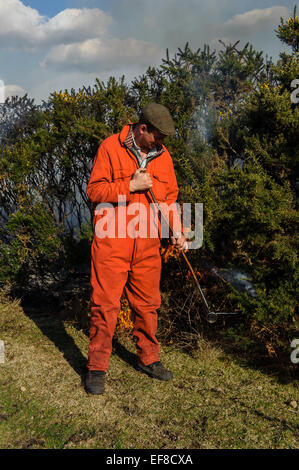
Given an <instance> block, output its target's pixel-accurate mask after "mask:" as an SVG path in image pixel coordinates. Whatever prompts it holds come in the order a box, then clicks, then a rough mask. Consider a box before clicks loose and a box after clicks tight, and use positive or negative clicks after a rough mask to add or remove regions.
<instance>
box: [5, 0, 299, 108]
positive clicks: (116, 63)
mask: <svg viewBox="0 0 299 470" xmlns="http://www.w3.org/2000/svg"><path fill="white" fill-rule="evenodd" d="M295 4H296V0H278V1H275V0H242V1H240V0H184V1H182V0H0V24H1V28H0V61H1V62H0V63H1V67H0V85H1V80H2V83H4V90H5V93H4V96H5V97H7V96H11V95H19V96H23V95H24V94H25V93H28V96H29V97H31V98H34V99H35V101H36V102H37V103H39V102H41V100H47V98H48V96H49V95H50V93H52V92H54V91H60V90H63V91H64V90H65V89H68V90H70V89H71V88H75V89H76V90H78V89H79V88H80V87H82V86H83V85H85V86H89V85H91V86H92V85H93V84H94V83H95V79H96V78H98V79H99V80H101V81H104V82H106V81H107V80H108V78H109V77H110V76H114V77H116V78H119V77H121V76H122V75H125V78H126V81H127V82H128V83H130V82H131V81H132V80H133V79H134V78H135V77H138V76H140V75H142V74H143V73H145V72H146V70H147V68H148V67H149V66H159V65H160V64H161V63H162V58H165V51H166V49H167V48H168V49H169V52H170V55H172V56H173V55H174V54H175V53H176V52H177V51H178V48H179V47H180V48H184V46H185V44H186V42H189V45H190V47H191V48H192V49H194V50H197V49H198V48H203V46H204V44H209V45H210V47H211V48H212V49H216V50H218V49H219V47H221V46H220V43H219V39H222V40H224V42H226V43H233V42H236V41H237V40H240V45H245V44H246V43H247V42H250V43H251V44H252V45H253V46H254V47H255V49H257V50H259V51H261V50H262V51H264V53H265V55H266V54H267V55H268V56H269V57H272V58H273V60H277V59H278V58H279V53H280V52H281V51H282V50H285V48H284V46H283V45H282V43H281V42H280V41H279V39H278V38H277V37H276V35H275V32H274V29H276V28H277V26H278V24H279V23H280V18H281V16H282V17H284V18H288V17H289V16H290V15H291V14H292V12H293V9H294V6H295ZM0 96H1V94H0Z"/></svg>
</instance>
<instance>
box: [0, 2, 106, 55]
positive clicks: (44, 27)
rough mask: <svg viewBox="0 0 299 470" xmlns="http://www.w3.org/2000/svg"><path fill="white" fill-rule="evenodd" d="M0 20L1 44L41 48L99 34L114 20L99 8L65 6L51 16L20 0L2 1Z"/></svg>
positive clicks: (102, 33) (104, 31)
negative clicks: (42, 13) (70, 7)
mask: <svg viewBox="0 0 299 470" xmlns="http://www.w3.org/2000/svg"><path fill="white" fill-rule="evenodd" d="M0 23H1V29H0V39H1V42H2V44H4V43H6V44H10V45H17V46H18V47H23V48H28V47H31V48H38V47H39V46H45V45H50V46H53V45H54V44H61V43H67V44H68V43H72V42H78V41H83V40H85V39H90V38H94V37H100V36H102V35H105V34H106V33H107V31H108V29H109V27H111V25H112V24H113V19H112V18H111V16H109V15H108V14H107V13H105V12H103V11H102V10H100V9H98V8H93V9H87V8H82V9H66V10H63V11H61V12H60V13H58V14H57V15H56V16H54V17H53V18H50V19H49V18H47V17H45V16H42V15H40V14H39V12H38V11H37V10H35V9H33V8H31V7H29V6H25V5H24V4H23V3H22V2H21V0H0Z"/></svg>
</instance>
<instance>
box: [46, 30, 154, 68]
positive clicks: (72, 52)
mask: <svg viewBox="0 0 299 470" xmlns="http://www.w3.org/2000/svg"><path fill="white" fill-rule="evenodd" d="M161 55H162V51H161V50H160V49H159V48H158V47H157V46H155V45H153V44H151V43H148V42H145V41H137V40H136V39H133V38H128V39H123V40H121V39H117V38H103V39H99V38H95V39H89V40H87V41H84V42H81V43H77V44H68V45H64V44H63V45H59V46H57V47H54V48H52V49H51V50H50V51H49V53H48V54H47V56H46V58H45V59H44V60H43V61H42V62H41V65H42V66H43V67H46V66H50V65H55V66H56V67H58V68H63V69H66V68H75V69H77V70H79V69H81V70H84V71H86V72H91V71H98V70H99V69H102V70H105V71H109V70H112V69H113V70H118V69H120V68H122V67H124V66H128V67H130V66H135V65H138V66H146V67H147V66H148V65H154V64H155V65H156V63H157V62H158V60H159V59H160V58H161Z"/></svg>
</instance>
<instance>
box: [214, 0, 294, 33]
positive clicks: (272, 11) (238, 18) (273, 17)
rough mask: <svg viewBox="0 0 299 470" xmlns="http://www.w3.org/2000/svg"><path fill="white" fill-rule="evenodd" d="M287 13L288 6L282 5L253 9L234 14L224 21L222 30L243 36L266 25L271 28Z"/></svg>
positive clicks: (262, 28)
mask: <svg viewBox="0 0 299 470" xmlns="http://www.w3.org/2000/svg"><path fill="white" fill-rule="evenodd" d="M288 15H289V10H288V8H286V7H284V6H275V7H271V8H265V9H262V10H260V9H255V10H250V11H247V12H246V13H242V14H240V15H235V16H234V17H233V18H231V19H230V20H228V21H227V22H226V23H224V25H223V27H222V28H221V29H222V32H224V33H227V34H229V35H230V36H234V37H235V36H244V35H247V34H250V33H255V32H257V31H262V30H264V29H265V28H267V27H268V26H272V27H273V28H274V27H275V26H276V25H277V24H278V22H279V20H280V17H281V16H282V17H287V16H288Z"/></svg>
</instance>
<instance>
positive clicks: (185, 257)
mask: <svg viewBox="0 0 299 470" xmlns="http://www.w3.org/2000/svg"><path fill="white" fill-rule="evenodd" d="M149 193H150V195H151V197H152V199H153V201H154V203H155V204H156V206H157V207H158V209H159V211H160V214H161V216H162V217H163V220H164V222H165V223H166V224H167V226H168V228H169V229H170V231H171V234H172V235H174V230H173V227H172V226H171V224H170V222H169V220H168V219H166V217H165V216H164V214H163V211H162V209H161V207H160V205H159V203H158V201H157V199H156V196H155V195H154V193H153V190H152V188H150V189H149ZM181 253H182V255H183V258H184V260H185V262H186V264H187V266H188V268H189V270H190V272H191V274H192V276H193V279H194V281H195V284H196V286H197V288H198V290H199V293H200V295H201V298H202V300H203V302H204V306H205V308H206V313H207V315H208V314H210V313H211V312H210V309H209V305H208V302H207V300H206V298H205V296H204V293H203V291H202V289H201V287H200V284H199V281H198V279H197V276H196V274H195V271H194V269H193V267H192V265H191V263H190V261H189V260H188V258H187V255H186V253H184V251H181ZM212 313H213V312H212Z"/></svg>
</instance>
